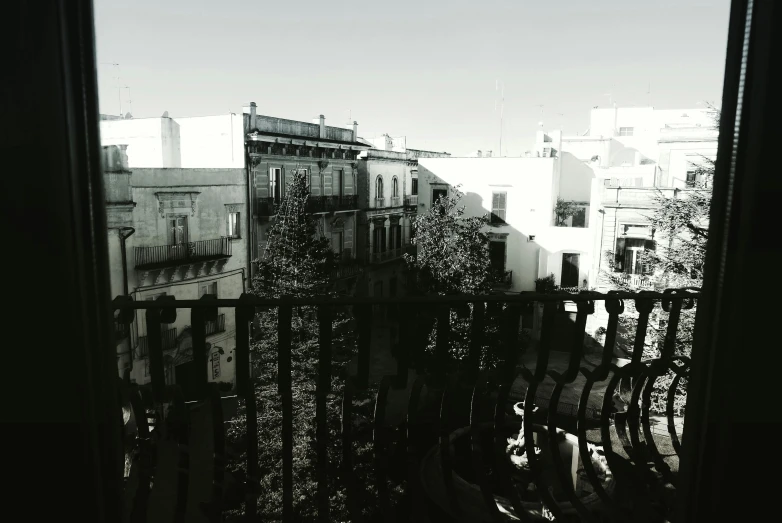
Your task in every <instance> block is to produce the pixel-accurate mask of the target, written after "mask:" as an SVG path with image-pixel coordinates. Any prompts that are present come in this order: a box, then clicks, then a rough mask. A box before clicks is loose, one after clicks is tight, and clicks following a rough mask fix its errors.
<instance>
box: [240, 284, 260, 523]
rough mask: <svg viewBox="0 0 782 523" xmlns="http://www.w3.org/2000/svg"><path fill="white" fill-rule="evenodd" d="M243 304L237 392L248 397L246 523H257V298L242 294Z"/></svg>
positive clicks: (246, 398)
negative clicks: (253, 370) (253, 348)
mask: <svg viewBox="0 0 782 523" xmlns="http://www.w3.org/2000/svg"><path fill="white" fill-rule="evenodd" d="M239 299H240V301H242V302H247V303H248V304H247V305H243V306H239V307H236V309H235V318H236V354H235V355H236V389H237V393H238V395H239V396H241V397H242V398H244V401H245V411H246V419H247V438H246V440H247V476H246V478H245V499H244V502H245V505H244V506H245V509H244V519H245V521H247V522H248V523H249V522H253V523H255V519H256V513H257V510H258V499H257V492H258V486H259V478H258V475H259V464H258V414H257V407H256V403H255V387H254V386H253V383H252V381H251V376H250V321H251V320H252V318H253V316H254V314H255V309H254V308H253V307H251V306H250V305H249V304H250V303H251V302H252V300H253V298H252V296H250V295H249V294H242V295H241V296H240V298H239Z"/></svg>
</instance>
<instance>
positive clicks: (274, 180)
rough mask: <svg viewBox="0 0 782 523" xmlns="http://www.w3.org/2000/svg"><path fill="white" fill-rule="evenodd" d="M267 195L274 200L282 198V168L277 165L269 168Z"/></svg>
mask: <svg viewBox="0 0 782 523" xmlns="http://www.w3.org/2000/svg"><path fill="white" fill-rule="evenodd" d="M269 196H271V197H272V198H274V200H275V201H280V198H282V169H281V168H279V167H270V168H269Z"/></svg>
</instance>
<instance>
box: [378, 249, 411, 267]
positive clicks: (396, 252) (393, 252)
mask: <svg viewBox="0 0 782 523" xmlns="http://www.w3.org/2000/svg"><path fill="white" fill-rule="evenodd" d="M404 252H405V250H404V248H401V247H400V248H399V249H389V250H387V251H383V252H372V253H370V254H369V263H372V264H374V263H385V262H389V261H391V260H396V259H397V258H401V257H402V254H404Z"/></svg>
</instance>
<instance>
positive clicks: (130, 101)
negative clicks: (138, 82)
mask: <svg viewBox="0 0 782 523" xmlns="http://www.w3.org/2000/svg"><path fill="white" fill-rule="evenodd" d="M123 89H127V90H128V105H129V106H130V114H133V99H131V97H130V86H129V85H126V86H125V87H123Z"/></svg>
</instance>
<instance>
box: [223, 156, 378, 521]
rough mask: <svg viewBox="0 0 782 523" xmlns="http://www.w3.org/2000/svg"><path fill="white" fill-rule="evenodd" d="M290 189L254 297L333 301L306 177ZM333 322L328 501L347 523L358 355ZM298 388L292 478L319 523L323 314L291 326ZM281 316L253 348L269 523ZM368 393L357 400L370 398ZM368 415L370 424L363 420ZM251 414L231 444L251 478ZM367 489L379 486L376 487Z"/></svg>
mask: <svg viewBox="0 0 782 523" xmlns="http://www.w3.org/2000/svg"><path fill="white" fill-rule="evenodd" d="M296 172H297V174H295V175H294V177H293V180H292V181H291V183H290V184H289V185H288V187H287V190H286V192H285V196H284V197H283V199H282V202H281V204H280V206H279V208H278V211H277V214H276V216H275V217H274V222H273V224H272V226H271V227H270V229H269V237H268V244H267V248H266V250H265V253H264V254H263V256H262V257H261V259H260V260H258V274H257V276H256V277H255V278H254V279H253V282H252V288H251V293H253V294H255V295H257V296H260V297H264V298H279V297H281V296H284V295H287V296H294V297H312V296H316V295H325V294H330V293H331V291H329V277H330V275H331V270H332V268H333V267H334V259H335V255H334V253H333V252H332V251H331V249H330V247H329V242H328V240H327V239H326V238H323V237H319V236H318V235H317V227H316V225H315V221H314V219H313V218H312V217H311V216H310V215H308V214H307V213H306V212H305V209H306V203H307V198H308V196H309V194H308V189H307V184H306V177H305V176H304V175H303V174H300V173H298V170H296ZM332 317H333V323H332V332H333V337H332V359H331V361H332V379H331V389H330V393H329V394H328V396H327V400H326V401H327V426H328V432H329V441H328V455H329V469H328V476H329V497H330V500H331V503H330V507H331V519H332V520H335V521H347V520H349V516H348V513H347V507H346V495H345V491H344V485H343V483H341V482H340V478H339V477H340V469H339V466H340V464H341V462H342V457H341V440H340V437H339V433H340V424H341V402H342V396H343V390H344V375H345V372H346V367H347V364H348V362H349V361H350V360H351V358H352V357H353V356H354V354H355V353H356V350H355V349H356V339H355V334H354V330H355V329H353V328H352V325H351V323H352V322H351V320H350V318H349V317H348V315H347V314H346V313H344V312H340V311H334V313H333V315H332ZM291 322H292V324H291V329H292V340H291V383H292V389H293V390H292V395H293V405H294V419H293V441H294V447H293V474H294V493H293V499H294V510H295V512H296V514H295V518H296V520H297V521H315V519H316V516H317V479H316V477H315V473H316V470H317V467H316V465H317V456H316V444H315V443H316V439H315V435H316V425H317V424H316V419H315V402H316V383H317V381H318V380H317V375H318V373H317V369H318V353H319V341H318V338H319V333H318V321H317V317H316V311H315V310H314V308H311V307H302V308H299V309H296V310H294V311H293V317H292V320H291ZM278 323H279V313H278V309H277V308H274V309H271V310H268V311H266V312H263V313H261V314H259V315H258V316H257V317H256V321H255V329H254V332H255V339H256V341H254V342H253V343H252V345H251V347H250V351H251V355H252V366H253V374H252V375H253V383H254V388H255V402H256V411H257V413H258V459H259V466H260V472H261V473H260V481H261V485H260V488H259V491H258V493H257V494H258V507H259V512H260V514H261V519H262V520H263V521H279V520H281V517H282V438H281V436H282V404H281V399H280V395H279V393H278V390H277V383H278V368H277V351H278V337H277V336H278ZM368 394H369V393H365V394H363V395H362V394H361V393H359V394H357V395H356V399H357V400H362V399H365V398H364V396H368ZM370 406H371V405H370V403H369V402H365V404H364V406H363V408H364V410H367V412H362V411H361V408H362V407H361V406H359V408H357V409H356V411H357V414H356V416H357V417H358V418H359V419H364V420H365V422H364V423H363V425H362V424H360V425H359V426H358V427H357V431H358V432H357V434H356V435H355V447H354V460H355V463H354V465H355V467H354V468H355V471H356V473H357V474H362V475H364V476H366V475H371V472H370V470H369V469H370V468H371V467H370V464H371V452H370V448H371V447H370V444H369V441H371V424H370V423H369V422H368V420H370V419H371V412H369V411H368V409H369V408H370ZM362 415H363V417H362ZM246 434H247V418H246V408H245V407H244V405H240V409H239V413H238V416H237V418H236V419H235V420H234V422H233V423H232V426H231V428H230V429H229V431H228V442H229V444H230V445H231V446H232V447H233V448H235V449H237V455H236V456H235V458H234V459H233V460H232V462H231V465H230V469H231V470H232V472H234V473H235V474H237V475H238V476H239V477H241V476H242V475H243V474H246V472H247V471H246V448H245V447H246V445H245V441H246V439H245V438H246ZM365 484H369V485H372V484H374V483H373V482H372V481H369V482H366V483H365ZM242 513H243V510H242V509H241V508H236V507H234V508H233V509H231V510H229V511H228V513H227V514H226V515H227V521H237V522H238V521H242V519H241V516H242Z"/></svg>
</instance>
